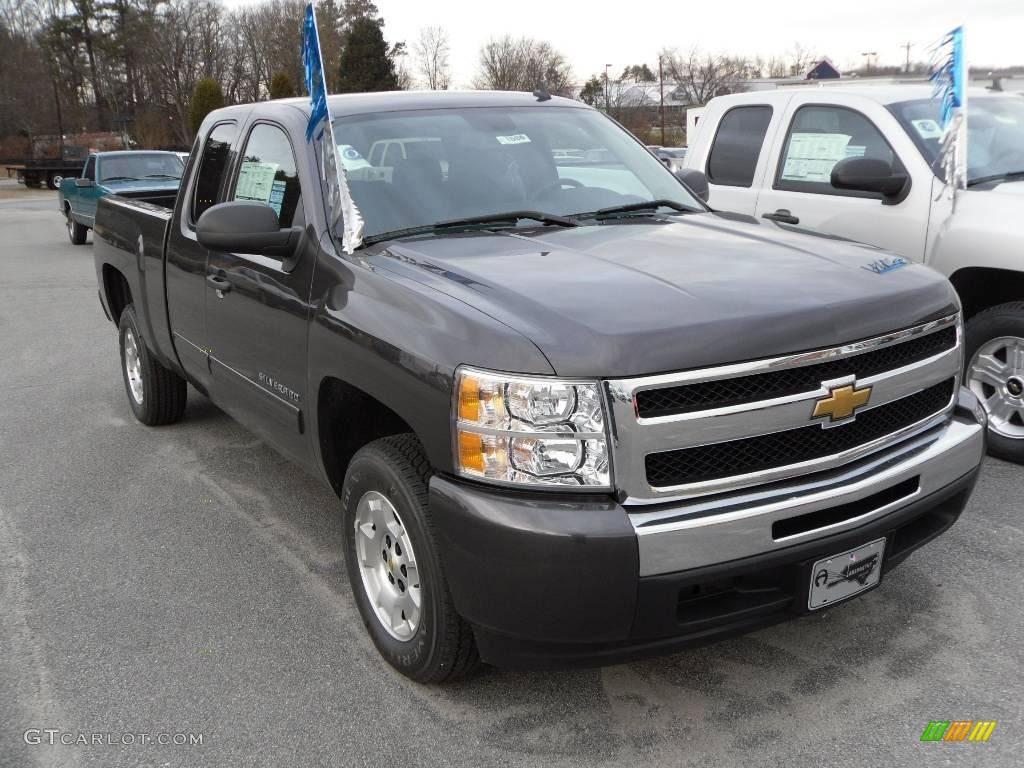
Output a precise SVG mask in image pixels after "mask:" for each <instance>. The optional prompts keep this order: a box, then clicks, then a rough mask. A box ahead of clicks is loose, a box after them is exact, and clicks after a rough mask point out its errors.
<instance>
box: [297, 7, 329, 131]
mask: <svg viewBox="0 0 1024 768" xmlns="http://www.w3.org/2000/svg"><path fill="white" fill-rule="evenodd" d="M302 64H303V66H304V67H305V68H306V91H307V92H308V93H309V97H310V99H311V100H312V102H313V103H312V109H311V110H310V113H309V125H308V126H307V127H306V141H312V140H313V138H314V133H316V138H320V134H319V133H318V132H317V129H318V127H319V128H321V129H322V126H320V123H321V122H322V121H324V120H330V113H329V112H328V110H327V83H326V80H325V78H324V63H323V58H322V57H321V56H320V35H319V34H318V32H317V28H316V13H314V11H313V4H312V3H310V4H309V5H307V6H306V21H305V23H304V24H303V27H302Z"/></svg>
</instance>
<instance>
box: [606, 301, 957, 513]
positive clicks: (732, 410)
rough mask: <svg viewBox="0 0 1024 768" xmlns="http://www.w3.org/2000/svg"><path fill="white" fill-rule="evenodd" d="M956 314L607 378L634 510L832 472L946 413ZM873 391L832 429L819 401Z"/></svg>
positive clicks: (621, 468)
mask: <svg viewBox="0 0 1024 768" xmlns="http://www.w3.org/2000/svg"><path fill="white" fill-rule="evenodd" d="M961 357H962V351H961V330H960V323H959V316H958V315H951V316H949V317H946V318H943V319H941V320H937V321H934V322H931V323H926V324H924V325H920V326H916V327H914V328H909V329H906V330H902V331H897V332H895V333H891V334H887V335H885V336H881V337H877V338H873V339H868V340H865V341H859V342H854V343H851V344H847V345H844V346H841V347H835V348H831V349H825V350H816V351H813V352H807V353H800V354H796V355H789V356H786V357H779V358H772V359H769V360H760V361H754V362H750V363H739V364H735V365H727V366H721V367H718V368H712V369H704V370H698V371H687V372H683V373H678V374H665V375H658V376H646V377H641V378H634V379H621V380H616V381H609V382H607V390H608V395H609V400H610V402H611V406H612V430H613V432H612V437H613V446H612V447H613V460H614V466H615V478H616V486H617V488H618V489H619V490H620V491H621V492H622V493H623V495H624V496H625V497H626V498H627V501H628V502H630V503H653V502H662V501H667V500H672V499H681V498H689V497H694V496H701V495H706V494H710V493H718V492H722V491H731V490H735V489H737V488H743V487H748V486H752V485H756V484H760V483H765V482H774V481H777V480H784V479H787V478H792V477H797V476H799V475H803V474H807V473H810V472H817V471H820V470H823V469H830V468H833V467H837V466H840V465H842V464H845V463H847V462H849V461H853V460H856V459H859V458H862V457H864V456H866V455H869V454H871V453H873V452H875V451H878V450H881V449H883V448H886V447H888V446H890V445H893V444H894V443H896V442H899V441H900V440H904V439H906V438H908V437H910V436H911V435H914V434H917V433H919V432H920V431H922V430H924V429H928V428H930V427H931V426H934V425H935V424H936V423H937V422H938V421H941V420H944V419H945V418H947V417H948V415H949V413H950V411H951V410H952V406H953V402H954V400H955V395H956V382H957V379H958V375H959V371H960V364H961ZM846 385H849V386H851V387H854V388H855V389H858V390H859V389H862V388H866V387H871V394H870V400H869V402H868V403H866V404H865V405H864V406H863V408H861V409H860V410H858V411H857V412H856V414H855V415H854V416H853V417H851V418H849V419H847V420H845V421H841V422H838V423H835V424H833V423H832V422H831V421H830V420H829V419H827V418H825V419H822V418H815V417H814V415H813V414H814V412H815V404H816V403H818V402H819V401H821V400H822V399H823V398H827V397H829V395H830V392H833V391H834V390H835V389H836V388H842V387H845V386H846Z"/></svg>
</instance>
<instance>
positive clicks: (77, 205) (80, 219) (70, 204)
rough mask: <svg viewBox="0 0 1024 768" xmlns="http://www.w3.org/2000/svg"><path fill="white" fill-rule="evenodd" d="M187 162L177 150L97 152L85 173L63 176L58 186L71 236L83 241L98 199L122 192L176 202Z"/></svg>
mask: <svg viewBox="0 0 1024 768" xmlns="http://www.w3.org/2000/svg"><path fill="white" fill-rule="evenodd" d="M184 170H185V166H184V163H182V160H181V158H180V157H179V156H178V154H177V153H176V152H160V151H155V150H154V151H141V150H135V151H130V152H94V153H92V154H91V155H89V159H88V160H86V162H85V166H84V167H83V168H82V173H81V175H80V176H77V177H64V178H63V179H62V180H61V182H60V185H59V186H58V189H59V190H60V192H59V194H58V196H57V209H58V210H59V211H60V212H61V213H62V214H63V215H64V221H65V223H66V225H67V230H68V238H69V239H70V240H71V242H72V244H73V245H84V244H85V238H86V235H87V234H88V232H89V230H90V229H92V227H93V223H94V221H95V220H96V201H97V200H99V199H100V198H101V197H104V196H105V195H120V196H121V197H131V198H134V199H136V200H145V201H148V202H150V203H154V204H156V205H163V206H173V205H174V196H175V195H176V194H177V193H178V184H179V183H180V182H181V174H182V172H183V171H184Z"/></svg>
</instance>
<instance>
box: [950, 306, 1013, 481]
mask: <svg viewBox="0 0 1024 768" xmlns="http://www.w3.org/2000/svg"><path fill="white" fill-rule="evenodd" d="M966 342H967V343H966V348H967V349H966V358H967V366H966V368H965V370H964V383H965V384H966V385H967V386H968V387H969V388H970V389H971V391H972V392H974V394H975V395H977V396H978V398H979V399H980V400H981V403H982V405H983V406H984V407H985V412H986V413H987V414H988V451H989V453H990V454H992V455H993V456H998V457H999V458H1001V459H1006V460H1007V461H1013V462H1017V463H1018V464H1020V463H1024V302H1011V303H1008V304H1000V305H999V306H997V307H992V308H991V309H987V310H985V311H984V312H979V313H978V314H977V315H975V316H974V317H973V318H971V320H970V321H969V322H968V323H967V333H966Z"/></svg>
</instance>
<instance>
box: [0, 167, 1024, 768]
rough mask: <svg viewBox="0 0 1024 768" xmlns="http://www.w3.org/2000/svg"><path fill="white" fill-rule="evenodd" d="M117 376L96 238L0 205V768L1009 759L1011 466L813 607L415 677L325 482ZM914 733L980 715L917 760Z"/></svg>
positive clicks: (1014, 730) (811, 766)
mask: <svg viewBox="0 0 1024 768" xmlns="http://www.w3.org/2000/svg"><path fill="white" fill-rule="evenodd" d="M5 184H7V185H9V183H8V182H0V186H3V185H5ZM8 191H10V190H8ZM90 243H91V236H90ZM118 366H119V359H118V349H117V339H116V334H115V330H114V327H113V326H112V325H111V324H110V323H109V322H107V320H106V318H105V317H104V315H103V312H102V310H101V308H100V304H99V301H98V300H97V295H96V278H95V273H94V269H93V262H92V246H91V244H88V245H85V246H73V245H71V244H70V243H69V242H68V238H67V234H66V232H65V230H64V228H63V225H62V220H61V217H60V215H59V214H58V213H57V211H56V204H55V199H54V195H53V193H49V194H42V193H32V194H28V193H26V194H24V195H18V194H11V195H7V196H6V199H2V200H0V398H2V406H0V414H2V418H0V766H4V767H5V768H6V767H7V766H10V767H11V768H23V767H31V766H46V767H47V768H49V767H50V766H75V767H77V766H83V767H87V766H97V767H99V766H102V767H103V768H117V767H118V766H170V767H177V766H181V767H182V768H203V767H210V768H214V767H216V768H233V767H234V766H288V767H289V768H290V767H292V766H296V767H299V766H301V767H302V768H309V767H312V766H321V765H324V766H326V765H332V766H349V765H351V766H390V767H392V768H396V767H399V766H401V767H402V768H405V767H406V766H473V767H474V768H482V767H485V766H500V767H501V768H512V767H513V766H588V767H589V766H609V765H615V766H640V765H643V766H673V767H679V766H701V768H715V767H716V766H744V767H748V766H787V767H792V768H797V767H800V766H807V767H808V768H821V766H833V765H835V766H839V765H842V766H844V767H845V766H857V767H858V768H860V767H865V768H867V767H869V766H886V767H887V768H889V767H891V766H929V767H930V766H941V765H963V766H972V767H974V766H1018V765H1021V764H1022V762H1024V758H1022V757H1021V756H1020V755H1021V750H1022V748H1024V736H1022V734H1024V722H1022V717H1021V715H1022V706H1021V699H1022V693H1024V671H1022V670H1024V644H1022V642H1021V637H1022V633H1024V606H1022V601H1021V595H1022V594H1024V569H1022V568H1021V567H1020V562H1021V560H1022V553H1024V520H1022V517H1024V514H1022V513H1024V468H1021V467H1016V466H1012V465H1010V464H1006V463H1002V462H999V461H994V460H989V461H988V462H987V463H986V466H985V468H984V471H983V476H982V478H981V480H980V482H979V485H978V488H977V491H976V492H975V495H974V497H973V499H972V501H971V503H970V506H969V508H968V510H967V512H966V513H965V515H964V517H963V518H962V519H961V520H960V522H959V523H958V524H957V525H956V526H955V527H954V528H953V529H952V530H951V531H950V532H949V533H948V534H946V535H945V536H943V537H941V538H940V539H938V540H937V541H935V542H934V543H932V544H931V545H929V546H928V547H926V548H924V549H923V550H921V551H920V552H918V553H916V554H915V555H913V556H912V557H911V558H910V559H909V560H908V561H907V562H906V563H905V564H904V565H902V566H901V567H900V568H898V569H897V570H895V571H894V572H893V573H892V574H890V575H889V576H888V577H887V578H886V579H885V581H884V583H883V584H882V586H881V588H879V589H877V590H875V591H873V592H871V593H869V594H867V595H865V596H863V597H861V598H859V599H856V600H853V601H851V602H850V603H848V604H846V605H843V606H841V607H837V608H836V609H835V610H832V611H828V612H826V613H824V614H821V615H814V616H810V617H807V618H803V619H800V620H797V621H795V622H789V623H787V624H784V625H780V626H777V627H774V628H772V629H768V630H764V631H761V632H757V633H755V634H752V635H749V636H746V637H743V638H739V639H735V640H730V641H727V642H723V643H720V644H718V645H714V646H711V647H707V648H703V649H699V650H694V651H690V652H687V653H681V654H676V655H673V656H668V657H663V658H659V659H654V660H650V661H645V662H642V663H635V664H627V665H622V666H615V667H609V668H606V669H599V670H586V671H578V672H560V673H521V672H508V671H502V670H496V669H486V668H485V669H484V670H483V671H481V672H480V673H479V674H477V675H475V676H474V677H472V678H471V679H469V680H466V681H464V682H460V683H458V684H456V685H449V686H440V687H427V686H421V685H417V684H415V683H411V682H409V681H407V680H406V679H404V678H402V677H401V676H399V675H397V674H396V673H394V672H393V671H391V669H390V668H389V667H387V666H386V665H385V664H384V663H383V662H382V661H381V660H380V658H379V657H378V655H377V653H376V651H375V650H374V648H373V646H372V645H371V643H370V642H369V640H368V638H367V637H366V635H365V633H364V631H363V628H362V626H361V624H360V622H359V619H358V615H357V611H356V608H355V606H354V604H353V601H352V596H351V590H350V588H349V585H348V583H347V581H346V578H345V572H344V567H343V563H342V550H341V533H340V530H339V525H338V509H339V505H338V502H337V499H336V498H335V497H334V496H333V495H332V493H331V492H330V491H328V490H327V489H325V488H324V487H322V486H321V485H320V484H319V482H318V481H317V480H315V479H313V478H311V477H309V476H307V475H305V474H304V473H303V472H302V471H301V470H299V469H298V468H296V467H295V466H293V465H291V464H289V463H288V462H287V461H286V460H285V459H283V458H281V457H279V456H278V455H277V454H276V453H274V452H273V451H272V450H270V449H269V448H267V447H266V446H265V445H263V444H262V443H261V442H260V441H259V440H257V439H256V438H255V437H254V436H253V435H252V434H250V433H249V432H247V431H246V430H244V429H243V428H242V427H240V426H238V425H237V424H235V423H234V422H233V421H232V420H231V419H229V418H228V417H227V416H225V415H224V414H223V413H221V412H220V411H219V410H218V409H217V408H215V407H214V406H213V405H211V404H210V403H209V402H208V401H206V400H205V399H203V398H202V397H201V396H199V395H198V394H196V393H195V392H194V391H190V392H189V405H188V409H187V412H186V415H185V418H184V420H183V421H182V422H180V423H179V424H177V425H174V426H170V427H163V428H155V429H154V428H147V427H144V426H142V425H140V424H138V423H137V422H136V421H135V420H134V419H133V417H132V415H131V411H130V410H129V407H128V403H127V401H126V399H125V392H124V389H123V385H122V382H121V375H120V373H119V367H118ZM481 578H486V574H482V575H481ZM581 588H585V585H581ZM931 720H995V721H998V725H997V726H996V728H995V730H994V731H993V732H992V735H991V737H990V739H989V741H988V742H987V743H952V742H944V743H922V742H921V741H920V737H921V734H922V732H923V731H924V729H925V726H926V725H927V724H928V722H929V721H931ZM47 731H50V732H54V733H52V735H51V734H49V733H47ZM197 735H198V736H199V737H200V738H201V743H199V744H197V743H191V744H190V743H185V744H175V743H170V744H158V743H156V742H157V741H158V740H163V741H172V742H173V741H175V740H177V741H180V740H182V739H185V740H186V742H187V741H188V740H191V741H195V740H196V737H197ZM83 737H84V740H85V741H86V742H87V743H81V742H82V740H83ZM97 737H98V738H97ZM62 739H63V740H64V741H71V742H78V743H71V744H61V743H60V742H61V740H62ZM50 740H53V741H54V742H55V743H54V744H52V745H51V744H50V743H49V741H50ZM97 742H98V743H97ZM110 742H114V743H110ZM125 742H130V743H125Z"/></svg>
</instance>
